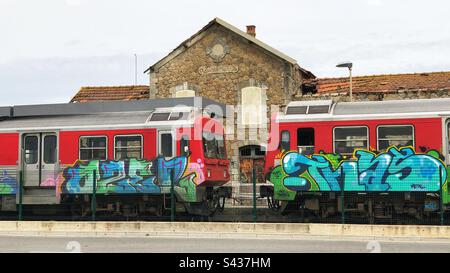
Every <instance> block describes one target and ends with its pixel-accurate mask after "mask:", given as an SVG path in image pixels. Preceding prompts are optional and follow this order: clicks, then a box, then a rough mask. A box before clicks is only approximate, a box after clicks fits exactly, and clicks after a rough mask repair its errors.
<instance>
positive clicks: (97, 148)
mask: <svg viewBox="0 0 450 273" xmlns="http://www.w3.org/2000/svg"><path fill="white" fill-rule="evenodd" d="M106 142H107V139H106V136H83V137H80V145H79V154H80V160H106V155H107V152H106V147H107V146H106Z"/></svg>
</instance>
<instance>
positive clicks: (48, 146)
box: [22, 133, 58, 187]
mask: <svg viewBox="0 0 450 273" xmlns="http://www.w3.org/2000/svg"><path fill="white" fill-rule="evenodd" d="M22 143H23V144H22V166H23V177H24V186H25V187H46V186H54V180H55V175H56V174H57V172H58V168H57V157H58V152H57V151H58V147H57V143H58V141H57V135H56V134H55V133H30V134H24V135H23V142H22Z"/></svg>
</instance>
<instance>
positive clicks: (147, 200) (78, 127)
mask: <svg viewBox="0 0 450 273" xmlns="http://www.w3.org/2000/svg"><path fill="white" fill-rule="evenodd" d="M223 109H224V106H223V105H221V104H219V103H217V102H215V101H211V100H208V99H206V98H201V97H194V98H178V99H175V98H174V99H155V100H145V101H129V102H98V103H76V104H74V103H69V104H50V105H31V106H13V107H3V108H0V115H1V119H0V175H1V176H0V198H1V199H2V202H1V204H2V206H1V210H3V211H8V210H15V208H16V203H19V202H21V203H22V204H23V205H25V206H30V208H32V209H33V208H40V207H42V206H46V207H63V208H67V209H70V211H71V213H72V214H74V215H87V214H89V213H90V208H91V205H90V204H91V198H92V196H93V194H94V193H95V196H96V202H97V211H103V212H105V213H114V214H119V215H124V216H135V215H146V214H152V213H154V214H157V215H160V214H161V213H163V212H164V209H165V207H167V204H170V201H169V200H166V199H167V198H169V197H170V192H171V189H173V190H174V194H175V196H176V200H177V202H178V203H180V204H183V205H184V207H185V209H186V210H187V212H188V213H191V214H200V215H210V214H211V213H213V212H214V211H215V210H217V209H223V205H224V198H226V197H230V195H231V189H230V188H228V187H225V186H224V185H225V184H226V183H227V182H228V181H229V178H230V175H229V172H228V169H229V161H228V159H227V155H226V150H225V145H224V141H225V138H224V130H223V126H222V123H221V118H223V115H222V113H224V111H223ZM20 174H22V178H20ZM20 182H21V183H20ZM94 185H95V187H94ZM19 199H20V200H19Z"/></svg>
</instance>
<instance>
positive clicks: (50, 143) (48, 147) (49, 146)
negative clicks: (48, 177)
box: [44, 135, 56, 164]
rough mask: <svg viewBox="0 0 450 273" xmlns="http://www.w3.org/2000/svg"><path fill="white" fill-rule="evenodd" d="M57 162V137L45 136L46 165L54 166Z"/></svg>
mask: <svg viewBox="0 0 450 273" xmlns="http://www.w3.org/2000/svg"><path fill="white" fill-rule="evenodd" d="M55 162H56V136H54V135H49V136H44V163H45V164H54V163H55Z"/></svg>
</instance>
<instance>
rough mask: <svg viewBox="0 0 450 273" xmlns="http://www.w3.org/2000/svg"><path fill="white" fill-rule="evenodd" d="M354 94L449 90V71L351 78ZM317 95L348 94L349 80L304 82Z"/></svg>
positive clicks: (335, 79) (329, 79)
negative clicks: (311, 86)
mask: <svg viewBox="0 0 450 273" xmlns="http://www.w3.org/2000/svg"><path fill="white" fill-rule="evenodd" d="M352 81H353V92H354V93H388V92H398V91H436V90H450V71H448V72H432V73H415V74H390V75H371V76H357V77H353V79H352ZM305 83H306V84H308V85H313V86H315V88H316V90H317V94H321V93H345V92H349V86H350V83H349V78H348V77H345V78H316V79H312V80H307V81H305Z"/></svg>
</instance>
